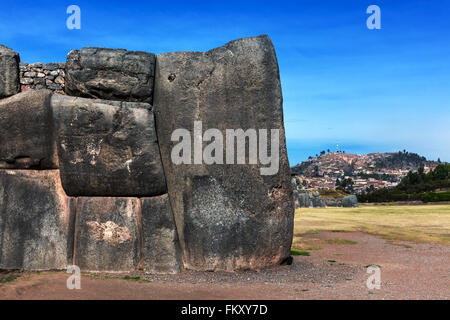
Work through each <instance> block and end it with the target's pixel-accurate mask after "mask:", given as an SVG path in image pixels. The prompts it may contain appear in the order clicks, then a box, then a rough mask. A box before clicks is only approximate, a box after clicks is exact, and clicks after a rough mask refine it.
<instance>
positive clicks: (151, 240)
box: [141, 194, 182, 273]
mask: <svg viewBox="0 0 450 320" xmlns="http://www.w3.org/2000/svg"><path fill="white" fill-rule="evenodd" d="M141 207H142V238H143V247H142V260H141V269H142V270H144V271H145V272H149V273H178V272H180V271H181V267H182V265H181V252H180V244H179V242H178V234H177V229H176V227H175V221H174V218H173V213H172V209H171V207H170V203H169V197H168V195H167V194H165V195H162V196H159V197H152V198H142V199H141Z"/></svg>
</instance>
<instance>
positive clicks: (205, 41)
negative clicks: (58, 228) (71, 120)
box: [0, 0, 450, 165]
mask: <svg viewBox="0 0 450 320" xmlns="http://www.w3.org/2000/svg"><path fill="white" fill-rule="evenodd" d="M1 3H2V10H1V12H0V43H2V44H4V45H7V46H9V47H11V48H13V49H14V50H16V51H17V52H19V53H20V55H21V60H22V61H26V62H30V63H31V62H60V61H65V58H66V55H67V53H68V52H69V51H70V50H71V49H78V48H82V47H85V46H103V47H111V48H126V49H128V50H145V51H150V52H154V53H162V52H169V51H182V50H195V51H206V50H209V49H211V48H214V47H217V46H221V45H223V44H225V43H226V42H228V41H230V40H233V39H236V38H241V37H247V36H256V35H259V34H268V35H269V36H270V37H271V39H272V41H273V43H274V45H275V49H276V51H277V56H278V62H279V65H280V72H281V81H282V87H283V96H284V117H285V126H286V135H287V144H288V154H289V159H290V163H291V165H294V164H296V163H298V162H300V161H302V160H304V159H306V158H307V157H308V156H309V155H313V156H314V155H315V154H316V153H319V152H320V151H321V150H325V149H328V148H329V149H331V150H335V149H336V144H339V145H341V146H342V149H343V150H345V151H346V152H347V153H350V152H351V153H362V154H365V153H369V152H377V151H380V152H381V151H398V150H403V149H406V150H408V151H411V152H417V153H419V154H421V155H424V156H426V157H427V158H430V159H434V160H436V159H437V158H438V157H440V158H441V160H443V161H450V41H449V40H450V1H446V0H442V1H429V0H428V1H425V0H424V1H413V0H409V1H406V0H390V1H380V0H371V1H365V0H359V1H352V0H347V1H345V0H342V1H325V0H322V1H316V0H309V1H280V2H276V1H214V2H212V1H167V2H161V1H113V0H109V1H94V0H90V1H84V0H83V1H81V0H73V1H12V0H6V1H5V0H2V2H1ZM71 4H76V5H78V6H80V8H81V30H68V29H67V28H66V19H67V17H68V15H67V14H66V8H67V7H68V6H69V5H71ZM371 4H376V5H378V6H379V7H380V8H381V27H382V28H381V30H369V29H367V27H366V19H367V17H368V16H369V15H368V14H366V8H367V7H368V6H369V5H371Z"/></svg>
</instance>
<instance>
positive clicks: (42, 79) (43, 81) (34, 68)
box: [19, 62, 66, 94]
mask: <svg viewBox="0 0 450 320" xmlns="http://www.w3.org/2000/svg"><path fill="white" fill-rule="evenodd" d="M65 67H66V64H65V63H41V62H37V63H33V64H28V63H26V62H21V63H20V65H19V69H20V85H21V91H27V90H30V89H35V90H39V89H49V90H52V91H54V92H55V93H60V94H64V77H65V71H64V70H65Z"/></svg>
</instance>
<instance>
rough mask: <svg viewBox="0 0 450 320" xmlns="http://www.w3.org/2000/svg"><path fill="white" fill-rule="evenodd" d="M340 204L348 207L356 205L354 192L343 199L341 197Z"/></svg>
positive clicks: (356, 200) (356, 199)
mask: <svg viewBox="0 0 450 320" xmlns="http://www.w3.org/2000/svg"><path fill="white" fill-rule="evenodd" d="M342 206H343V207H350V208H351V207H357V206H358V198H357V197H356V195H354V194H351V195H349V196H346V197H345V198H344V199H342Z"/></svg>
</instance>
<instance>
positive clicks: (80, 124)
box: [51, 94, 167, 196]
mask: <svg viewBox="0 0 450 320" xmlns="http://www.w3.org/2000/svg"><path fill="white" fill-rule="evenodd" d="M51 105H52V108H53V115H54V118H55V126H56V132H57V134H56V135H57V147H58V154H59V162H60V168H61V180H62V183H63V187H64V190H65V191H66V192H67V194H69V195H71V196H152V195H160V194H163V193H166V192H167V187H166V182H165V177H164V172H163V167H162V163H161V156H160V152H159V147H158V142H157V138H156V132H155V124H154V116H153V112H152V111H151V110H149V109H151V106H150V105H149V104H146V103H131V102H125V103H121V102H118V101H114V102H113V101H102V100H92V99H85V98H75V97H68V96H63V95H56V94H55V95H53V96H52V99H51Z"/></svg>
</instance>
